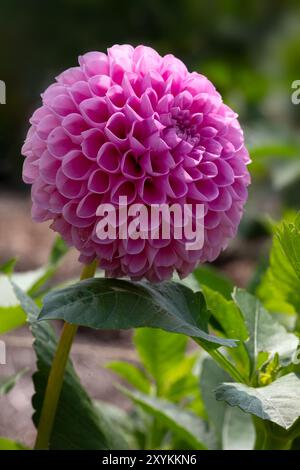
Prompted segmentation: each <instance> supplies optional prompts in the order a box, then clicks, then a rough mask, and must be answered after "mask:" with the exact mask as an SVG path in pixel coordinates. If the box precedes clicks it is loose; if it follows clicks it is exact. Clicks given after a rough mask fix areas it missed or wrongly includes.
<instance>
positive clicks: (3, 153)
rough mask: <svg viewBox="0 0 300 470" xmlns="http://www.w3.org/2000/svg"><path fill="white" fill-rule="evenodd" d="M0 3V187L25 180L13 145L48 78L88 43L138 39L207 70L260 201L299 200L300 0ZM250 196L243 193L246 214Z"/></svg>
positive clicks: (94, 46)
mask: <svg viewBox="0 0 300 470" xmlns="http://www.w3.org/2000/svg"><path fill="white" fill-rule="evenodd" d="M0 10H1V12H0V44H1V50H0V66H1V67H0V79H1V80H4V81H5V82H6V86H7V104H6V105H5V106H2V105H1V106H0V185H1V188H4V189H5V188H10V189H11V188H15V189H16V190H24V189H25V185H24V184H23V183H22V181H21V167H22V162H23V158H22V157H21V155H20V147H21V145H22V141H23V139H24V136H25V134H26V130H27V127H28V118H29V116H30V115H31V113H32V111H33V110H34V109H35V107H36V106H37V105H38V103H39V99H40V98H39V95H40V92H42V91H43V89H44V88H45V87H46V86H48V85H49V84H50V83H51V82H52V81H53V79H54V77H55V76H56V75H57V74H58V73H59V72H60V71H62V70H63V69H65V68H66V67H70V66H72V65H74V64H76V61H77V56H78V55H79V54H82V53H84V52H86V51H89V50H105V49H106V48H107V47H109V46H111V45H112V44H114V43H131V44H133V45H137V44H140V43H143V44H147V45H151V46H153V47H155V48H156V49H157V50H158V51H159V52H160V53H161V54H165V53H169V52H171V53H173V54H175V55H177V56H179V57H180V58H181V59H182V60H184V61H185V62H186V63H187V65H188V67H189V68H190V70H197V71H200V72H201V73H204V74H206V75H207V76H208V77H209V78H210V79H211V80H212V81H213V82H214V83H215V84H216V86H217V88H218V89H219V91H220V92H221V93H222V94H223V96H224V100H225V101H226V102H227V104H229V105H230V106H232V107H233V108H234V109H235V110H236V111H237V112H238V113H239V114H240V118H241V121H242V123H243V125H244V128H245V134H246V139H247V142H248V145H249V148H250V150H251V155H252V159H253V165H252V174H253V179H254V183H255V191H254V192H255V193H256V194H259V198H260V199H259V200H260V203H261V204H260V208H263V210H264V207H265V209H266V211H267V212H268V211H269V212H272V211H273V210H274V211H275V212H276V211H277V210H278V207H279V206H280V208H281V207H282V205H283V206H291V205H292V206H295V205H296V206H299V201H300V196H299V193H300V192H299V190H298V187H299V186H298V185H299V183H300V163H299V161H300V159H299V155H300V152H299V148H300V146H299V142H298V140H299V139H298V134H299V132H298V129H299V123H300V105H299V106H295V105H293V104H292V103H291V93H292V90H291V83H292V82H293V81H294V80H296V79H300V29H299V23H300V4H299V1H297V0H295V1H293V0H285V1H280V0H272V1H263V0H251V1H250V0H248V1H243V2H241V1H234V0H222V1H221V0H209V1H199V0H182V1H181V0H126V1H124V0H114V1H111V0H56V1H50V0H43V1H42V2H41V1H39V0H26V2H24V1H18V0H1V7H0ZM295 189H296V191H295ZM252 192H253V190H252ZM266 193H267V196H266V197H265V194H266ZM264 201H265V202H264ZM256 204H257V203H256V202H255V201H254V203H251V200H250V203H249V212H250V213H251V211H252V209H251V207H252V206H253V205H254V209H253V210H254V212H255V205H256ZM264 204H265V206H264ZM270 205H271V206H272V207H271V208H270V210H269V206H270Z"/></svg>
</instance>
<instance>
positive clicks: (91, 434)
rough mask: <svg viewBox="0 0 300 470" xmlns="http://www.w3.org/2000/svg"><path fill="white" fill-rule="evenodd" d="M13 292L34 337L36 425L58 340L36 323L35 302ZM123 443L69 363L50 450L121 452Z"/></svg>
mask: <svg viewBox="0 0 300 470" xmlns="http://www.w3.org/2000/svg"><path fill="white" fill-rule="evenodd" d="M14 289H15V293H16V295H17V297H18V299H19V301H20V303H21V305H22V307H23V309H24V311H25V312H26V313H27V315H28V320H29V322H30V323H31V331H32V334H33V336H34V338H35V341H34V350H35V353H36V356H37V369H38V370H37V372H36V373H35V374H34V376H33V382H34V387H35V395H34V396H33V400H32V404H33V408H34V410H35V413H34V416H33V421H34V423H35V425H36V426H37V425H38V422H39V416H40V412H41V407H42V403H43V399H44V393H45V389H46V385H47V380H48V376H49V371H50V367H51V364H52V360H53V356H54V353H55V351H56V347H57V339H56V335H55V332H54V330H53V328H52V327H51V326H50V325H49V323H48V322H43V323H38V322H36V319H37V317H38V314H39V308H38V307H37V305H36V304H35V302H34V301H33V300H32V299H31V298H30V297H29V296H28V295H27V294H25V293H24V292H22V290H21V289H20V288H19V287H18V286H17V285H15V286H14ZM124 448H126V443H125V441H124V440H123V439H122V436H121V435H120V434H119V433H118V430H117V429H112V428H111V427H110V423H109V422H108V421H107V419H106V418H105V416H104V415H102V414H101V413H100V412H99V410H98V409H96V408H95V407H94V405H93V403H92V400H91V399H90V397H89V396H88V395H87V393H86V391H85V390H84V388H83V387H82V385H81V384H80V381H79V378H78V376H77V375H76V372H75V371H74V368H73V366H72V363H71V361H70V360H69V361H68V364H67V367H66V372H65V377H64V382H63V387H62V392H61V395H60V400H59V403H58V408H57V413H56V418H55V423H54V427H53V431H52V435H51V439H50V449H77V450H80V449H90V450H104V449H106V450H108V449H124Z"/></svg>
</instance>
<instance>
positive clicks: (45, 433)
mask: <svg viewBox="0 0 300 470" xmlns="http://www.w3.org/2000/svg"><path fill="white" fill-rule="evenodd" d="M96 268H97V262H95V261H94V262H92V263H91V264H89V265H86V266H85V267H84V268H83V270H82V274H81V277H80V280H84V279H88V278H90V277H94V274H95V271H96ZM77 328H78V326H77V325H73V324H70V323H67V322H65V323H64V326H63V330H62V334H61V337H60V340H59V343H58V346H57V350H56V353H55V356H54V358H53V362H52V366H51V370H50V373H49V377H48V383H47V387H46V391H45V396H44V402H43V406H42V411H41V416H40V420H39V425H38V433H37V438H36V442H35V447H34V448H35V449H36V450H46V449H48V448H49V443H50V437H51V433H52V429H53V425H54V420H55V415H56V410H57V405H58V401H59V397H60V393H61V389H62V385H63V380H64V373H65V369H66V365H67V361H68V357H69V353H70V350H71V347H72V343H73V340H74V337H75V335H76V332H77Z"/></svg>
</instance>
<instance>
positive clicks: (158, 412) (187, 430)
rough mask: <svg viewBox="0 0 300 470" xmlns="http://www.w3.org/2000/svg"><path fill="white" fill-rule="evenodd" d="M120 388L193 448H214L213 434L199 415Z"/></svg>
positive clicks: (164, 401) (166, 402)
mask: <svg viewBox="0 0 300 470" xmlns="http://www.w3.org/2000/svg"><path fill="white" fill-rule="evenodd" d="M121 390H122V391H123V393H124V394H125V395H127V396H128V397H129V398H130V399H131V400H132V401H133V402H134V403H135V404H137V405H139V406H141V407H142V408H143V409H144V410H145V411H146V412H147V413H149V414H151V415H152V416H154V417H155V418H157V419H158V420H159V421H160V422H161V423H162V424H164V425H166V426H167V427H168V428H169V429H170V430H171V431H173V432H174V433H175V435H176V436H178V437H179V438H181V439H182V440H183V441H185V442H187V443H188V444H189V445H190V446H191V447H192V448H193V449H212V448H214V446H215V442H214V437H213V434H212V433H211V432H210V431H209V429H208V426H207V423H206V422H205V421H204V420H202V419H201V418H200V417H198V416H196V415H195V414H193V413H191V412H189V411H186V410H183V409H182V408H180V407H179V406H177V405H174V404H173V403H171V402H168V401H166V400H163V399H159V398H155V397H150V396H148V395H144V394H142V393H140V392H131V391H130V390H127V389H124V388H121Z"/></svg>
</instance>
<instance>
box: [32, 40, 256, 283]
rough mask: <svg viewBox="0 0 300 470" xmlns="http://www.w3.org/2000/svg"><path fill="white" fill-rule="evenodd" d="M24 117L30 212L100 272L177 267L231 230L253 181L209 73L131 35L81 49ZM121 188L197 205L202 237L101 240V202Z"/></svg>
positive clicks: (159, 272)
mask: <svg viewBox="0 0 300 470" xmlns="http://www.w3.org/2000/svg"><path fill="white" fill-rule="evenodd" d="M30 123H31V127H30V129H29V132H28V135H27V138H26V141H25V144H24V146H23V154H24V155H25V156H26V158H25V162H24V170H23V177H24V180H25V182H26V183H29V184H31V185H32V201H33V205H32V216H33V218H34V219H35V220H36V221H39V222H43V221H46V220H51V221H52V225H51V227H52V228H53V230H55V231H57V232H59V233H60V234H61V235H62V237H63V238H64V239H65V240H66V242H67V243H68V244H69V245H71V246H75V247H76V248H77V249H78V250H79V252H80V259H81V261H83V262H86V263H87V262H91V261H92V260H93V259H95V258H98V259H99V260H100V266H101V267H102V268H103V269H104V270H105V272H106V275H107V276H112V277H122V276H129V277H130V278H132V279H140V278H142V277H145V278H147V279H149V280H150V281H159V280H164V279H169V278H170V277H171V276H172V273H173V271H174V270H176V271H177V272H178V274H179V275H180V276H181V277H184V276H186V275H188V274H189V273H190V272H191V271H192V270H193V269H194V268H195V266H196V265H197V264H199V263H203V262H205V261H213V260H214V259H215V258H216V257H217V256H218V255H219V253H220V252H221V250H223V249H224V248H225V247H226V246H227V244H228V242H229V240H230V239H231V238H232V237H234V235H235V233H236V231H237V227H238V225H239V222H240V219H241V215H242V211H243V206H244V203H245V201H246V199H247V186H248V184H249V182H250V178H249V173H248V171H247V164H248V163H249V156H248V152H247V150H246V148H245V145H244V137H243V132H242V130H241V128H240V125H239V123H238V120H237V115H236V114H235V113H234V112H233V111H232V110H231V109H230V108H229V107H228V106H226V105H225V104H224V103H223V102H222V98H221V96H220V94H219V93H218V92H217V91H216V89H215V87H214V86H213V85H212V83H211V82H210V81H209V80H208V79H207V78H206V77H204V76H203V75H200V74H199V73H196V72H193V73H189V72H188V70H187V69H186V67H185V65H184V64H183V63H182V62H181V61H180V60H179V59H177V58H176V57H174V56H173V55H166V56H164V57H161V56H160V55H159V54H158V53H157V52H156V51H155V50H153V49H151V48H149V47H144V46H139V47H136V48H133V47H131V46H128V45H121V46H119V45H116V46H113V47H111V48H110V49H108V51H107V54H104V53H102V52H89V53H87V54H85V55H83V56H81V57H80V58H79V66H78V67H74V68H70V69H68V70H66V71H65V72H63V73H62V74H61V75H59V76H58V77H57V78H56V82H55V83H54V84H52V85H51V86H49V88H47V90H46V91H45V92H44V93H43V94H42V106H41V107H40V108H39V109H37V110H36V111H35V113H34V114H33V116H32V117H31V120H30ZM120 196H126V197H127V202H128V204H129V206H130V205H132V204H134V203H139V204H144V205H146V206H147V207H150V206H151V205H153V204H164V203H166V204H168V205H171V204H173V203H178V204H180V205H182V206H183V205H184V204H203V205H204V214H205V217H204V245H203V247H202V248H201V249H199V250H187V249H186V245H185V240H184V239H182V240H179V239H175V237H174V236H172V235H171V237H170V239H163V238H162V237H159V238H158V239H151V237H150V236H149V237H147V238H146V239H145V238H139V239H135V240H134V239H131V238H127V239H120V238H119V237H117V239H115V240H110V239H108V240H100V239H99V237H98V236H97V233H96V227H97V223H98V222H99V220H100V219H101V217H100V216H99V215H97V214H96V211H97V208H98V207H99V205H101V204H104V203H111V204H113V205H114V206H115V207H116V210H119V205H118V204H119V197H120ZM150 229H151V226H149V230H150ZM172 233H173V232H171V234H172Z"/></svg>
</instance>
